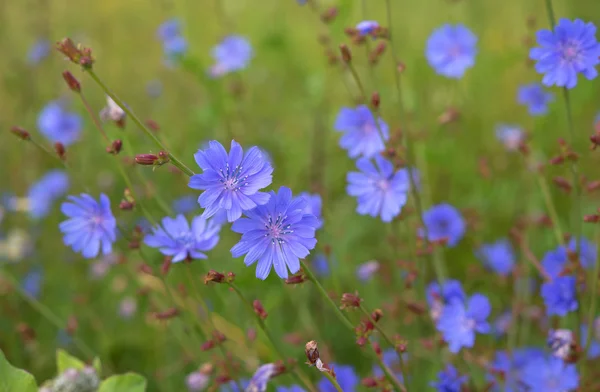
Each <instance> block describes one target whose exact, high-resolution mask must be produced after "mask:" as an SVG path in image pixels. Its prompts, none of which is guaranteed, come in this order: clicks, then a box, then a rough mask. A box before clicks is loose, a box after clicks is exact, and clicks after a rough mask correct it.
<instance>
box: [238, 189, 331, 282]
mask: <svg viewBox="0 0 600 392" xmlns="http://www.w3.org/2000/svg"><path fill="white" fill-rule="evenodd" d="M305 208H306V199H305V198H303V197H296V198H292V191H291V190H290V189H289V188H287V187H283V186H282V187H280V188H279V191H278V193H275V192H273V191H271V192H270V199H269V201H268V202H267V204H265V205H260V206H258V207H256V208H254V209H252V210H249V211H246V212H245V214H246V216H247V218H240V219H238V220H236V221H235V222H234V223H233V225H232V226H231V230H233V231H234V232H236V233H240V234H242V238H241V240H240V242H238V243H237V244H236V245H235V246H234V247H233V248H231V254H232V255H233V257H240V256H242V255H244V254H245V255H246V257H245V258H244V264H246V266H250V265H252V264H254V263H255V262H256V261H257V260H258V264H257V267H256V277H257V278H259V279H263V280H264V279H266V278H267V276H269V273H270V272H271V268H272V267H274V268H275V272H276V273H277V275H278V276H279V277H280V278H282V279H286V278H287V277H288V268H289V270H290V272H291V273H293V274H294V273H296V272H298V271H299V270H300V260H299V259H303V258H305V257H306V256H308V254H309V253H310V250H311V249H313V248H314V247H315V245H316V244H317V240H316V239H315V230H316V228H317V226H318V225H319V220H318V219H317V218H316V217H315V216H314V215H311V214H305V213H304V209H305Z"/></svg>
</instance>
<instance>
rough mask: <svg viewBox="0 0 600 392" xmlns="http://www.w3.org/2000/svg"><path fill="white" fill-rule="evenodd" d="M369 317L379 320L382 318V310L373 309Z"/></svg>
mask: <svg viewBox="0 0 600 392" xmlns="http://www.w3.org/2000/svg"><path fill="white" fill-rule="evenodd" d="M371 318H372V319H373V321H375V322H378V321H379V320H381V319H382V318H383V310H381V309H375V310H374V311H373V312H372V313H371Z"/></svg>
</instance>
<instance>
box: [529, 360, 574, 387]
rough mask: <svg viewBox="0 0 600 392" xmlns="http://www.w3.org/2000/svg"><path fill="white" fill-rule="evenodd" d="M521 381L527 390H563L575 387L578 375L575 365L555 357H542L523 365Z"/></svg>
mask: <svg viewBox="0 0 600 392" xmlns="http://www.w3.org/2000/svg"><path fill="white" fill-rule="evenodd" d="M521 381H522V382H523V384H524V385H525V386H526V387H527V388H528V389H527V391H528V392H564V391H572V390H575V389H577V387H578V386H579V375H578V374H577V368H576V367H575V365H572V364H566V363H565V362H563V361H562V360H561V359H560V358H556V357H549V358H543V357H542V358H536V359H534V360H532V361H529V362H528V363H526V364H525V365H524V368H523V371H522V375H521Z"/></svg>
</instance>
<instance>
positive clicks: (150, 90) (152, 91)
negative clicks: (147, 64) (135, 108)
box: [146, 80, 163, 98]
mask: <svg viewBox="0 0 600 392" xmlns="http://www.w3.org/2000/svg"><path fill="white" fill-rule="evenodd" d="M162 91H163V85H162V83H161V81H160V80H151V81H149V82H148V83H147V84H146V94H148V96H149V97H150V98H158V97H160V94H162Z"/></svg>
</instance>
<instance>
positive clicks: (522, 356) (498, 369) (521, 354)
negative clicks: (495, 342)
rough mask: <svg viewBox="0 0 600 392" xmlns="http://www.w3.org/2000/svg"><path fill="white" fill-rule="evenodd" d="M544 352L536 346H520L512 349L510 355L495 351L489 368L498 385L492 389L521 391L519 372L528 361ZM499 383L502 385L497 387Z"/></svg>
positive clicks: (496, 391)
mask: <svg viewBox="0 0 600 392" xmlns="http://www.w3.org/2000/svg"><path fill="white" fill-rule="evenodd" d="M543 357H544V353H543V351H542V350H540V349H538V348H520V349H516V350H514V351H513V352H512V353H511V354H510V355H509V354H508V353H507V352H505V351H499V352H497V353H496V355H495V357H494V360H493V361H492V362H491V363H490V365H489V369H490V371H491V372H492V374H493V375H494V378H497V379H498V382H497V385H498V387H497V388H495V389H492V390H493V391H494V392H500V391H502V392H522V390H523V387H522V381H521V372H522V370H523V367H524V366H525V365H526V364H527V363H529V362H530V361H533V360H536V359H538V358H543ZM499 385H504V387H503V388H499Z"/></svg>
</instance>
